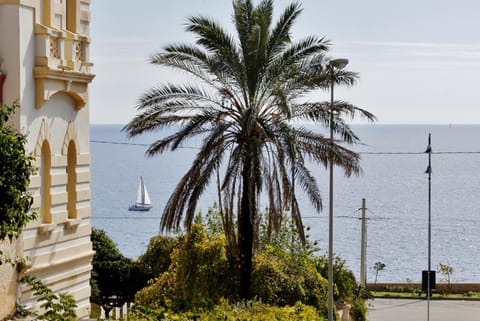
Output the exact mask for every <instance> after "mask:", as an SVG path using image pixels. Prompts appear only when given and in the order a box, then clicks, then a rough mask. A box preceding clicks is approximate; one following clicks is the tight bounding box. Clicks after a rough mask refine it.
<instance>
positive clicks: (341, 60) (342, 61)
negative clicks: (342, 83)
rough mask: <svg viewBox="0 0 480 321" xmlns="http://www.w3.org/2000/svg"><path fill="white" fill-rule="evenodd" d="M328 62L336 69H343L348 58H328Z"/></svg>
mask: <svg viewBox="0 0 480 321" xmlns="http://www.w3.org/2000/svg"><path fill="white" fill-rule="evenodd" d="M328 64H329V65H330V66H331V67H334V68H337V69H343V68H345V66H346V65H348V59H345V58H339V59H333V60H330V62H329V63H328Z"/></svg>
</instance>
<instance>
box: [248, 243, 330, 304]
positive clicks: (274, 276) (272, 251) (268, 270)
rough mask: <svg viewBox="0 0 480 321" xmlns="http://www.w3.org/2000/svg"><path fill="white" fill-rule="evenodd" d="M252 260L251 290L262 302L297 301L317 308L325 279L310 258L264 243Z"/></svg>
mask: <svg viewBox="0 0 480 321" xmlns="http://www.w3.org/2000/svg"><path fill="white" fill-rule="evenodd" d="M253 264H254V267H253V273H252V294H253V295H254V296H255V297H258V298H260V299H261V300H262V301H263V302H265V303H268V304H274V305H279V306H283V305H294V304H295V303H296V302H297V301H300V302H302V303H304V304H308V305H311V306H314V307H316V308H321V307H323V306H324V304H325V301H326V295H327V288H328V283H327V280H325V279H324V278H323V277H322V276H321V274H320V273H318V272H317V270H316V268H315V261H314V260H313V258H308V257H306V256H298V255H293V254H291V253H290V252H286V251H284V250H282V249H280V248H278V247H274V246H265V247H264V248H263V249H262V250H261V251H260V252H258V253H257V254H256V255H255V257H254V262H253Z"/></svg>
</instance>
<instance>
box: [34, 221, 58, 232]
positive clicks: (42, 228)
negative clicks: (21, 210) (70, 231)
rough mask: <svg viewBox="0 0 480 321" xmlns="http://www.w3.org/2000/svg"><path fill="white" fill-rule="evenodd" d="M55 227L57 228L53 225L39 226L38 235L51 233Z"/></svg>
mask: <svg viewBox="0 0 480 321" xmlns="http://www.w3.org/2000/svg"><path fill="white" fill-rule="evenodd" d="M56 227H57V224H55V223H44V224H40V226H39V227H38V233H39V234H47V233H51V232H52V231H53V230H54V229H55V228H56Z"/></svg>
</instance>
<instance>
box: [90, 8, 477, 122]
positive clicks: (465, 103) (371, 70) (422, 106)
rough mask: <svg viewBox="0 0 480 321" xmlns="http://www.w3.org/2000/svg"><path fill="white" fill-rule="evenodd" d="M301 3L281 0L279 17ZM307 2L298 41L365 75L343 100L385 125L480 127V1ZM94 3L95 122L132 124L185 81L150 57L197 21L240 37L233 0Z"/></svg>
mask: <svg viewBox="0 0 480 321" xmlns="http://www.w3.org/2000/svg"><path fill="white" fill-rule="evenodd" d="M254 2H255V3H257V2H258V0H254ZM291 2H292V1H287V0H274V4H275V12H274V14H275V17H278V15H279V14H280V12H281V11H283V9H284V8H285V7H286V6H287V5H288V4H289V3H291ZM298 2H299V3H300V4H301V6H302V8H303V12H302V14H301V15H300V17H299V18H298V20H297V23H296V24H295V25H294V27H293V33H292V37H293V40H294V41H295V40H300V39H302V38H304V37H306V36H309V35H316V36H320V37H325V38H326V39H329V40H330V42H331V46H330V50H329V52H328V54H327V55H328V57H331V58H347V59H349V65H348V66H347V69H348V70H350V71H355V72H358V73H359V74H360V79H359V81H358V83H357V85H356V86H354V87H350V88H336V89H335V99H339V100H346V101H348V102H350V103H352V104H354V105H355V106H358V107H361V108H365V109H367V110H368V111H370V112H372V113H373V114H375V115H376V116H377V118H378V121H377V123H379V124H478V123H480V18H478V13H479V12H480V1H478V0H457V1H451V0H402V1H385V0H362V1H358V0H335V1H333V0H328V1H327V0H303V1H298ZM90 9H91V25H90V37H91V41H92V42H91V44H90V61H91V62H93V63H94V68H93V72H94V73H95V74H96V77H95V79H94V80H93V84H92V85H91V87H90V120H91V123H93V124H126V123H127V122H129V121H130V120H131V119H132V118H133V117H134V116H135V114H136V113H137V110H136V108H135V106H136V104H137V102H138V99H139V97H140V96H141V95H142V94H143V93H144V92H146V91H147V90H148V89H150V88H151V87H153V86H157V85H160V84H164V83H167V82H173V83H182V82H183V83H184V81H183V79H182V78H181V76H179V75H178V74H177V73H174V72H173V71H171V70H167V69H162V68H160V67H159V66H155V65H151V64H150V63H149V62H148V59H149V57H150V56H151V55H152V54H154V53H156V52H161V51H162V48H163V47H164V46H165V45H167V44H171V43H193V42H194V41H195V39H194V38H193V37H192V35H191V34H189V33H187V32H186V31H185V30H184V28H185V23H186V21H187V18H188V17H190V16H197V15H205V16H208V17H211V18H213V19H215V20H216V21H218V22H219V23H220V24H221V25H222V26H224V28H225V29H227V30H229V31H230V32H231V33H232V34H233V27H232V22H231V21H232V18H231V14H232V2H231V1H230V0H174V1H172V0H137V1H127V0H93V1H92V2H91V6H90ZM275 20H276V19H275ZM328 97H329V94H328V92H319V93H318V94H317V97H316V99H318V100H328V99H329V98H328ZM353 122H358V121H357V120H354V121H353Z"/></svg>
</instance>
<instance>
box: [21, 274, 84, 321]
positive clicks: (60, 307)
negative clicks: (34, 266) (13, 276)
mask: <svg viewBox="0 0 480 321" xmlns="http://www.w3.org/2000/svg"><path fill="white" fill-rule="evenodd" d="M22 282H23V283H25V284H28V285H30V286H31V287H32V290H33V295H34V296H37V297H38V298H37V300H38V302H42V303H41V305H40V307H41V308H42V309H43V310H44V312H43V313H42V314H38V315H37V314H33V315H34V316H35V317H36V320H45V321H72V320H76V315H75V308H76V307H77V306H76V304H75V300H74V299H73V297H72V296H71V295H69V294H66V293H61V294H59V295H56V294H55V293H53V291H52V290H50V289H49V288H48V287H47V286H45V285H44V284H43V283H42V282H41V281H40V280H39V279H37V278H35V277H33V276H26V277H24V278H23V279H22Z"/></svg>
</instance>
